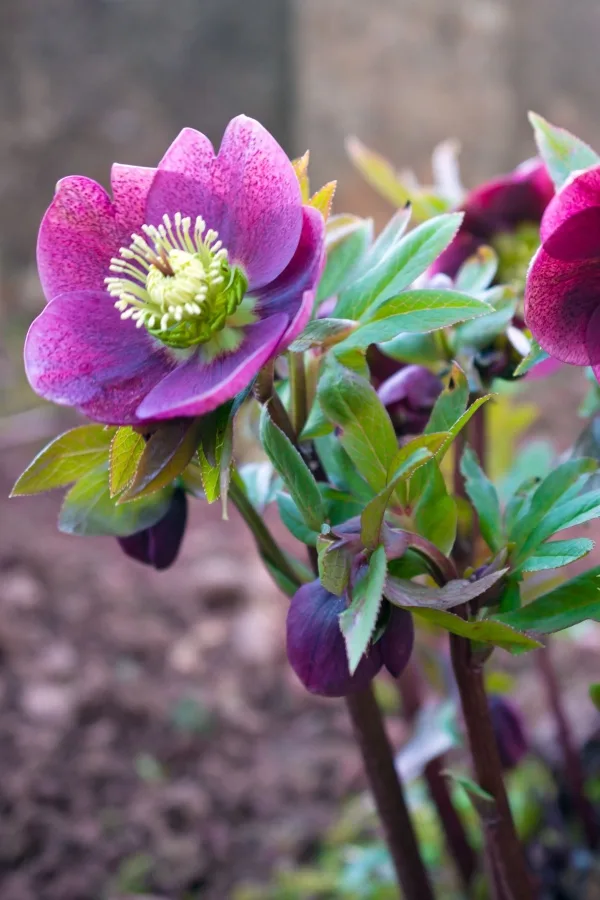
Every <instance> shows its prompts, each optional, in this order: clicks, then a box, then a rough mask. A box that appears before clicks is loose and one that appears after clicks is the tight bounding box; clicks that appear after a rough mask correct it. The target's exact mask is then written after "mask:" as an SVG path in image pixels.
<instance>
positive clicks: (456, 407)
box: [425, 363, 469, 434]
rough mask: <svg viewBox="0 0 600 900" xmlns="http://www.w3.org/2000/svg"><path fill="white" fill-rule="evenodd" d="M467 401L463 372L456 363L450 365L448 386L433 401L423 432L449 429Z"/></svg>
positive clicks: (463, 409) (467, 393)
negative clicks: (433, 404)
mask: <svg viewBox="0 0 600 900" xmlns="http://www.w3.org/2000/svg"><path fill="white" fill-rule="evenodd" d="M468 402H469V383H468V381H467V379H466V377H465V373H464V372H463V370H462V369H461V368H460V366H458V365H456V363H455V364H454V365H453V367H452V372H451V373H450V379H449V381H448V387H446V388H445V389H444V390H443V391H442V393H441V394H440V396H439V397H438V398H437V400H436V402H435V406H434V407H433V409H432V411H431V416H430V418H429V422H428V423H427V426H426V428H425V434H431V433H432V432H438V431H450V429H451V428H452V426H453V425H454V424H455V423H456V422H457V421H458V419H460V417H461V416H462V414H463V413H464V412H465V410H466V408H467V404H468Z"/></svg>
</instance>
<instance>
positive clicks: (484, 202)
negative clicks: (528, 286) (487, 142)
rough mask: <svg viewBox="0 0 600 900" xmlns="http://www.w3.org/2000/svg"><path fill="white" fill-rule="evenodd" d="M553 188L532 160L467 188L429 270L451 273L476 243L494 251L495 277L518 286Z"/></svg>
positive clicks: (535, 244) (475, 248) (533, 247)
mask: <svg viewBox="0 0 600 900" xmlns="http://www.w3.org/2000/svg"><path fill="white" fill-rule="evenodd" d="M553 194H554V186H553V184H552V182H551V180H550V177H549V176H548V173H547V171H546V167H545V166H544V164H543V163H542V162H541V161H539V160H537V159H531V160H528V161H527V162H524V163H522V164H521V165H520V166H518V167H517V168H516V169H515V170H514V171H513V172H511V173H509V174H508V175H502V176H500V177H499V178H495V179H494V180H492V181H488V182H486V183H485V184H482V185H480V186H479V187H477V188H475V190H473V191H471V192H470V193H469V194H468V195H467V197H466V199H465V201H464V203H463V204H462V205H461V207H460V209H461V210H462V211H463V212H464V219H463V222H462V225H461V227H460V229H459V231H458V234H457V235H456V237H455V238H454V240H453V241H452V243H451V244H450V246H449V247H448V248H447V249H446V250H445V251H444V252H443V253H442V254H441V256H439V257H438V259H437V260H436V262H435V264H434V267H433V271H434V272H436V273H437V272H444V273H445V274H447V275H450V276H451V277H454V276H455V275H456V273H457V272H458V270H459V269H460V267H461V265H462V264H463V263H464V262H465V261H466V260H467V259H468V258H469V257H470V256H472V255H473V254H474V253H475V252H476V251H477V250H478V249H479V247H481V246H483V245H488V246H491V247H493V248H494V250H495V251H496V253H497V254H498V260H499V267H498V281H499V282H500V283H502V284H511V283H515V282H516V283H517V284H519V285H520V286H522V283H523V281H524V278H525V273H526V271H527V266H528V265H529V260H530V259H531V256H532V254H533V253H534V251H535V250H536V249H537V247H538V245H539V226H540V221H541V219H542V215H543V213H544V210H545V209H546V207H547V205H548V203H549V202H550V200H551V199H552V196H553Z"/></svg>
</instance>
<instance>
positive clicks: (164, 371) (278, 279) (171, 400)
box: [25, 116, 324, 424]
mask: <svg viewBox="0 0 600 900" xmlns="http://www.w3.org/2000/svg"><path fill="white" fill-rule="evenodd" d="M111 184H112V195H113V196H112V199H111V197H110V196H109V195H108V194H107V193H106V191H105V190H104V189H103V188H102V187H101V186H100V185H98V184H96V182H94V181H92V180H91V179H89V178H84V177H82V176H73V177H70V178H65V179H63V180H62V181H61V182H60V183H59V185H58V188H57V192H56V195H55V197H54V199H53V201H52V203H51V204H50V207H49V209H48V211H47V213H46V215H45V217H44V219H43V222H42V225H41V228H40V234H39V240H38V264H39V271H40V278H41V280H42V284H43V287H44V291H45V294H46V297H47V299H48V301H49V306H48V307H47V309H46V310H45V311H44V312H43V313H42V314H41V315H40V316H39V317H38V319H36V321H35V322H34V323H33V325H32V327H31V330H30V333H29V336H28V339H27V342H26V347H25V364H26V370H27V373H28V377H29V379H30V381H31V384H32V387H33V388H34V390H36V391H37V392H38V393H40V394H41V395H42V396H44V397H46V398H48V399H50V400H54V401H55V402H57V403H62V404H67V405H72V406H75V407H77V408H79V409H80V410H81V411H82V412H84V413H85V414H86V415H88V416H89V417H90V418H93V419H95V420H97V421H100V422H111V423H113V424H128V423H132V424H133V423H139V422H142V421H148V420H154V419H162V418H170V417H174V416H181V415H185V416H197V415H202V414H204V413H205V412H208V411H210V410H212V409H214V408H216V407H217V406H218V405H220V404H221V403H223V402H224V401H225V400H228V399H230V398H231V397H233V396H234V395H235V394H236V393H237V392H239V391H241V390H242V389H243V388H245V387H247V386H248V384H249V383H250V382H251V381H252V379H253V378H254V377H255V375H256V374H257V372H258V370H259V368H260V367H261V366H263V365H264V364H265V363H266V362H268V361H269V359H271V358H272V357H273V356H274V355H276V354H277V353H279V352H281V351H282V350H283V349H285V347H286V346H287V344H289V342H290V341H291V340H293V338H294V336H295V335H296V334H297V333H298V332H299V331H300V330H302V328H303V327H304V325H305V324H306V322H307V321H308V319H309V318H310V314H311V311H312V306H313V302H314V291H315V288H316V285H317V282H318V279H319V277H320V273H321V270H322V266H323V258H324V222H323V219H322V217H321V215H320V213H318V212H317V211H316V210H314V209H312V208H308V207H303V205H302V199H301V195H300V188H299V185H298V179H297V177H296V174H295V171H294V168H293V166H292V164H291V162H290V161H289V159H288V158H287V157H286V155H285V153H284V152H283V150H282V149H281V147H280V146H279V145H278V144H277V142H276V141H275V140H274V138H272V137H271V135H270V134H269V133H268V132H267V131H266V130H265V129H264V128H263V127H262V126H261V125H260V124H259V123H258V122H255V121H254V120H252V119H248V118H247V117H245V116H239V117H238V118H237V119H234V120H233V121H232V122H231V123H230V124H229V126H228V128H227V130H226V132H225V135H224V137H223V142H222V144H221V148H220V150H219V153H218V154H217V155H215V153H214V150H213V147H212V144H211V143H210V141H209V140H208V138H206V137H205V136H204V135H202V134H200V133H199V132H196V131H193V130H192V129H185V130H184V131H183V132H182V133H181V134H180V135H179V137H178V138H177V139H176V140H175V141H174V143H173V144H172V146H171V147H170V148H169V150H168V151H167V153H166V154H165V156H164V158H163V159H162V161H161V162H160V163H159V166H158V167H157V169H149V168H143V167H139V166H127V165H120V164H115V165H114V166H113V169H112V175H111ZM217 232H218V234H217ZM248 292H250V298H251V299H250V298H249V302H247V303H246V304H245V305H243V306H241V304H243V303H244V296H245V294H247V293H248ZM224 329H226V330H225V332H224V333H223V334H221V332H223V330H224Z"/></svg>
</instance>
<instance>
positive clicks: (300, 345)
mask: <svg viewBox="0 0 600 900" xmlns="http://www.w3.org/2000/svg"><path fill="white" fill-rule="evenodd" d="M355 328H356V325H355V323H354V322H353V321H352V320H350V319H313V320H312V322H309V323H308V325H307V326H306V328H305V329H304V331H303V332H302V334H300V335H298V337H297V338H296V340H295V341H293V342H292V343H291V344H290V346H289V348H288V349H289V350H292V351H293V352H294V353H303V352H304V351H305V350H309V349H310V348H311V347H328V346H332V345H333V344H337V343H339V342H340V341H342V340H343V339H344V337H345V336H346V335H348V334H350V333H351V332H352V331H353V330H354V329H355Z"/></svg>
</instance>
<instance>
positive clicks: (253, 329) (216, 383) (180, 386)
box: [138, 315, 288, 419]
mask: <svg viewBox="0 0 600 900" xmlns="http://www.w3.org/2000/svg"><path fill="white" fill-rule="evenodd" d="M287 324H288V318H287V316H284V315H276V316H271V317H270V318H268V319H264V320H262V321H259V322H255V323H254V324H253V325H248V326H247V327H246V328H245V334H244V340H243V342H242V344H241V345H240V347H239V348H238V349H237V350H234V351H233V352H232V353H227V354H224V355H223V356H218V357H216V358H215V359H213V360H212V361H211V362H205V361H203V359H202V348H200V349H199V350H198V351H197V352H196V353H195V354H194V355H193V356H191V357H190V358H189V359H188V360H187V361H186V362H184V363H182V364H180V365H179V366H178V367H177V368H176V369H175V371H173V372H172V373H171V374H170V375H168V376H167V378H165V379H164V380H163V381H161V382H160V384H158V385H157V386H156V387H155V388H154V390H152V391H151V392H150V393H149V394H148V396H147V397H146V398H145V399H144V400H143V401H142V403H141V405H140V407H139V409H138V415H139V416H140V418H143V419H169V418H173V417H174V416H202V415H204V414H205V413H208V412H210V411H211V410H213V409H216V408H217V406H220V405H221V404H222V403H225V401H226V400H230V399H231V398H232V397H235V395H236V394H238V393H239V392H240V391H241V390H243V389H244V388H245V387H247V386H248V385H249V384H250V383H251V382H252V380H253V379H254V378H255V376H256V375H257V373H258V371H259V369H260V368H261V367H262V366H263V365H264V364H265V363H266V362H267V361H268V360H269V359H270V358H271V356H272V355H273V352H274V350H275V348H276V347H277V345H278V343H279V340H280V338H281V336H282V334H283V333H284V331H285V329H286V327H287Z"/></svg>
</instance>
